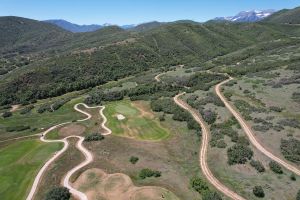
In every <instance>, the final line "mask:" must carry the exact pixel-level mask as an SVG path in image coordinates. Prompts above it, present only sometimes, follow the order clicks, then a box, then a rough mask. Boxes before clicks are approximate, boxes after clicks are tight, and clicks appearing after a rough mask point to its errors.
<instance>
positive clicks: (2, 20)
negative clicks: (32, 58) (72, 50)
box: [0, 17, 70, 54]
mask: <svg viewBox="0 0 300 200" xmlns="http://www.w3.org/2000/svg"><path fill="white" fill-rule="evenodd" d="M69 36H70V33H69V32H67V31H65V30H63V29H61V28H59V27H57V26H54V25H52V24H49V23H43V22H39V21H36V20H31V19H26V18H21V17H0V46H1V48H0V52H2V53H4V54H7V53H13V52H16V53H25V52H26V53H29V52H33V51H42V50H44V49H49V48H53V47H55V46H59V45H62V43H61V41H64V40H65V39H67V38H68V37H69Z"/></svg>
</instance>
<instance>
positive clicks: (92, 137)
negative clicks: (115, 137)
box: [84, 133, 104, 142]
mask: <svg viewBox="0 0 300 200" xmlns="http://www.w3.org/2000/svg"><path fill="white" fill-rule="evenodd" d="M103 139H104V136H103V135H101V134H99V133H91V134H89V135H87V136H85V138H84V141H86V142H91V141H100V140H103Z"/></svg>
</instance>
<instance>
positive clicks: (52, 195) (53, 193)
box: [45, 187, 71, 200]
mask: <svg viewBox="0 0 300 200" xmlns="http://www.w3.org/2000/svg"><path fill="white" fill-rule="evenodd" d="M70 198H71V193H70V192H69V190H68V189H67V188H65V187H55V188H53V189H51V190H50V191H49V192H48V193H47V195H46V198H45V200H69V199H70Z"/></svg>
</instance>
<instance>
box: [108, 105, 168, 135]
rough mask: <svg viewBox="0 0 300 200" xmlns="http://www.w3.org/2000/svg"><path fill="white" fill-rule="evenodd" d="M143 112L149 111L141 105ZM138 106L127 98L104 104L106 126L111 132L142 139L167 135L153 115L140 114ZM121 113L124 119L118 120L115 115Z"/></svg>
mask: <svg viewBox="0 0 300 200" xmlns="http://www.w3.org/2000/svg"><path fill="white" fill-rule="evenodd" d="M143 109H145V112H151V111H149V110H147V109H148V108H147V107H146V106H145V107H143ZM142 112H143V111H141V110H140V108H139V109H138V108H137V107H134V105H133V104H132V102H130V101H129V100H123V101H116V102H110V103H108V104H107V105H106V108H105V110H104V114H105V116H106V117H107V119H108V123H107V124H108V127H109V128H111V129H112V132H113V134H115V135H120V136H126V137H133V138H136V139H142V140H161V139H165V138H167V137H168V136H169V132H168V131H167V130H166V129H165V128H163V127H162V126H161V124H160V123H159V121H158V120H157V119H156V118H155V117H150V116H146V115H142ZM117 114H122V115H124V116H125V119H124V120H118V119H117V117H116V115H117Z"/></svg>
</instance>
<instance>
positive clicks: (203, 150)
mask: <svg viewBox="0 0 300 200" xmlns="http://www.w3.org/2000/svg"><path fill="white" fill-rule="evenodd" d="M184 94H185V93H181V94H178V95H176V96H175V97H174V102H175V103H176V104H177V105H179V106H180V107H181V108H183V109H185V110H186V111H188V112H189V113H190V114H191V115H192V116H193V118H194V119H195V120H196V121H197V122H198V124H199V125H200V126H201V129H202V141H201V146H200V154H199V162H200V167H201V170H202V172H203V174H204V176H205V177H206V178H207V180H208V181H209V182H210V183H211V184H212V185H213V186H214V187H215V188H216V189H218V190H219V191H220V192H222V193H223V194H224V195H226V196H227V197H229V198H231V199H236V200H245V198H243V197H241V196H240V195H238V194H237V193H235V192H234V191H232V190H230V189H229V188H227V187H226V186H225V185H223V184H222V183H221V182H220V181H219V180H218V179H217V178H216V177H214V175H213V174H212V172H211V171H210V169H209V167H208V164H207V148H208V144H209V134H210V133H209V129H208V127H207V125H206V123H205V122H204V121H203V119H202V118H201V116H200V115H199V114H198V112H197V111H195V110H194V109H193V108H191V107H190V106H189V105H188V104H187V103H186V102H184V101H183V100H181V99H180V96H182V95H184Z"/></svg>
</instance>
